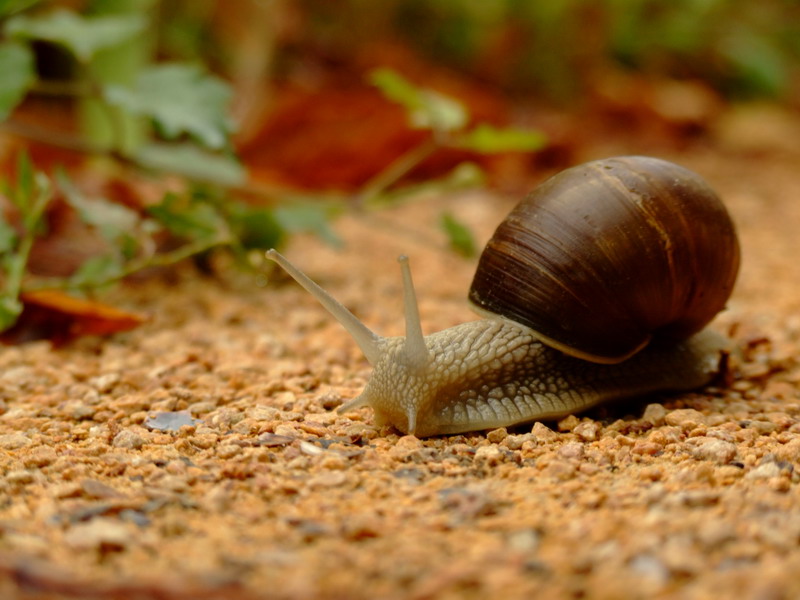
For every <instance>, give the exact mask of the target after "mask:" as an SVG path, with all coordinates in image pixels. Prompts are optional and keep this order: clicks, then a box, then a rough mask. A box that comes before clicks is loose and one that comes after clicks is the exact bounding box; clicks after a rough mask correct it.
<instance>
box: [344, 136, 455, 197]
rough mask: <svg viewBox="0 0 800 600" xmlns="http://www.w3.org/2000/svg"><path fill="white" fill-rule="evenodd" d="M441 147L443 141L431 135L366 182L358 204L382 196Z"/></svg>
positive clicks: (359, 195)
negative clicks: (440, 141)
mask: <svg viewBox="0 0 800 600" xmlns="http://www.w3.org/2000/svg"><path fill="white" fill-rule="evenodd" d="M441 147H442V145H441V143H439V141H438V140H437V139H436V138H435V137H431V138H428V139H427V140H425V141H424V142H422V143H421V144H419V145H418V146H415V147H413V148H412V149H411V150H409V151H408V152H406V153H405V154H403V155H401V156H400V157H398V158H397V159H395V160H394V162H392V163H391V164H390V165H389V166H388V167H386V168H385V169H383V170H382V171H380V172H379V173H378V174H377V175H375V176H374V177H373V178H372V179H370V180H369V181H367V183H366V184H364V187H363V188H362V190H361V192H359V193H358V195H357V197H356V205H357V206H358V207H361V208H363V207H364V206H366V205H367V204H369V202H370V201H371V200H373V199H374V198H375V197H377V196H380V195H381V194H382V193H383V192H385V191H386V190H387V189H388V188H389V187H391V186H392V185H393V184H395V183H397V181H398V180H400V178H402V177H403V176H404V175H406V174H407V173H408V172H409V171H411V170H412V169H413V168H414V167H416V166H417V165H418V164H420V163H421V162H422V161H423V160H425V159H426V158H428V157H429V156H431V155H432V154H433V153H434V152H436V151H437V150H439V149H440V148H441Z"/></svg>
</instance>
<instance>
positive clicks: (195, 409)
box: [189, 401, 217, 415]
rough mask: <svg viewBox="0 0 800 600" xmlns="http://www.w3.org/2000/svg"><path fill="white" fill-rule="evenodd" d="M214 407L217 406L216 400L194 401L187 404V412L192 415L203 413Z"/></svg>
mask: <svg viewBox="0 0 800 600" xmlns="http://www.w3.org/2000/svg"><path fill="white" fill-rule="evenodd" d="M215 408H217V403H216V402H210V401H205V402H195V403H194V404H190V405H189V412H190V413H191V414H193V415H204V414H206V413H210V412H211V411H212V410H214V409H215Z"/></svg>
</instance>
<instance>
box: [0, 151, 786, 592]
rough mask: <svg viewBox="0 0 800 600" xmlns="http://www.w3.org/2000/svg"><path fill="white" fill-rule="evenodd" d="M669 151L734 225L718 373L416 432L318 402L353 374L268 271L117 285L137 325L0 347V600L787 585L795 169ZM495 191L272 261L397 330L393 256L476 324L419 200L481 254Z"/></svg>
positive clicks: (754, 159)
mask: <svg viewBox="0 0 800 600" xmlns="http://www.w3.org/2000/svg"><path fill="white" fill-rule="evenodd" d="M667 158H671V159H673V160H676V161H677V162H680V163H682V164H684V165H686V166H689V167H690V168H693V169H695V170H697V171H698V172H700V173H701V174H703V175H704V176H706V177H707V179H708V180H709V181H710V182H711V183H712V185H713V186H714V187H715V188H717V189H718V191H719V192H720V194H721V195H722V197H723V198H724V200H725V201H726V203H727V204H728V206H729V208H730V210H731V212H732V214H733V217H734V219H735V221H736V223H737V225H738V228H739V232H740V237H741V242H742V251H743V264H742V270H741V274H740V279H739V282H738V284H737V288H736V290H735V293H734V295H733V298H732V299H731V301H730V303H729V307H728V310H726V311H725V312H724V313H723V314H721V315H720V316H719V317H718V318H717V320H715V321H714V323H713V325H712V326H713V327H714V328H716V329H718V330H719V331H722V332H724V333H727V334H729V335H730V336H731V337H732V338H733V340H734V342H735V348H736V351H735V352H734V354H733V356H732V357H731V360H730V363H731V364H730V371H729V373H728V374H727V376H726V377H725V378H723V379H722V380H720V381H718V382H716V383H715V385H713V386H711V387H709V388H707V389H705V390H699V391H697V392H694V393H686V394H679V395H668V394H663V395H657V396H653V397H649V398H645V399H641V401H636V402H627V403H624V404H622V405H619V404H617V405H609V406H605V407H601V408H599V409H595V410H593V411H591V412H589V413H586V414H581V415H575V416H570V417H567V418H565V419H562V420H561V421H559V422H546V423H535V424H532V425H531V424H529V425H524V426H519V427H515V428H509V429H508V430H506V429H498V430H493V431H488V432H476V433H471V434H467V435H455V436H445V437H433V438H428V439H417V438H415V437H413V436H403V435H400V434H399V433H398V432H397V431H394V430H392V429H390V428H383V429H381V428H377V427H376V426H375V425H374V424H373V421H372V414H371V411H370V410H369V409H360V410H359V411H356V412H353V413H349V414H347V415H339V414H337V413H336V411H335V408H336V407H337V406H339V405H340V404H341V403H343V402H344V401H346V400H349V399H350V398H352V397H354V396H355V395H356V394H358V392H359V391H360V389H361V388H362V386H363V385H364V382H365V380H366V378H367V376H368V374H369V366H368V364H367V363H366V361H365V360H364V358H363V357H362V356H361V355H360V352H359V350H358V348H357V347H356V345H355V344H354V343H353V341H352V340H350V339H349V337H348V336H347V335H346V333H345V332H344V331H343V330H342V329H341V327H340V326H339V325H338V324H337V323H335V322H334V321H333V319H332V318H330V317H329V316H328V314H327V313H325V312H324V310H323V309H322V308H321V307H320V306H319V305H318V304H317V303H316V302H315V301H314V300H313V299H312V298H311V297H310V296H309V295H308V294H306V293H305V292H304V291H303V290H301V289H300V288H299V287H298V286H297V285H295V284H294V283H292V282H289V281H288V280H287V279H286V278H285V277H284V276H283V275H282V274H280V273H279V272H277V271H275V272H274V276H271V277H270V280H269V282H268V284H267V285H257V282H256V281H254V278H253V277H250V276H246V275H241V274H240V275H236V274H232V275H231V276H230V277H223V278H222V279H221V280H215V279H209V278H204V277H202V276H200V275H197V274H195V273H194V272H192V271H191V270H185V271H181V272H180V273H179V274H178V276H177V277H174V278H172V279H170V280H168V279H166V278H156V279H152V280H148V281H145V282H137V283H132V284H128V285H126V286H125V287H122V288H120V289H119V290H117V291H115V292H112V295H111V299H112V301H113V302H115V303H116V304H117V305H119V306H121V307H125V308H131V309H135V310H140V311H145V312H147V313H149V314H150V315H151V316H152V319H151V320H150V321H149V322H148V323H147V324H145V325H144V326H142V327H140V328H139V329H136V330H134V331H132V332H129V333H125V334H119V335H116V336H113V337H110V338H107V339H97V338H94V339H90V338H87V339H82V340H78V341H76V342H74V343H73V344H71V345H69V346H67V347H64V348H61V349H55V350H54V349H52V348H51V347H50V344H49V343H46V342H36V343H31V344H27V345H21V346H16V347H5V348H2V349H0V466H1V468H2V473H3V477H2V480H0V597H2V598H42V599H43V598H103V599H105V598H137V599H142V598H143V599H149V598H159V599H183V598H186V599H189V598H192V599H198V598H199V599H202V598H252V599H256V598H263V599H272V598H276V599H300V598H343V599H359V598H365V599H366V598H390V599H393V598H414V599H420V600H422V599H429V598H430V599H432V598H476V599H477V598H481V599H486V598H504V599H515V598H608V599H611V598H692V599H694V598H696V599H701V598H734V597H735V598H739V599H770V600H771V599H775V600H780V599H782V598H793V597H794V598H796V597H800V470H798V469H799V467H800V392H799V391H798V385H800V361H799V359H798V345H800V310H798V309H800V235H798V228H800V161H798V158H797V156H796V155H792V154H781V155H770V156H762V155H758V154H752V155H751V154H743V153H738V154H737V153H736V152H730V153H729V155H727V156H722V155H719V154H711V153H710V152H708V151H701V150H694V151H692V152H690V153H687V154H684V155H678V156H668V157H667ZM511 203H512V201H511V199H510V198H503V197H500V196H498V195H496V194H494V195H493V194H490V193H487V192H469V193H461V194H452V195H448V196H447V197H437V196H430V197H427V198H425V199H424V200H419V201H416V202H414V203H411V204H407V205H405V206H403V207H400V208H396V209H391V210H386V211H383V212H380V213H377V214H374V215H371V216H350V217H345V218H343V219H341V220H340V221H337V222H336V223H335V225H334V226H335V227H336V229H337V231H338V233H339V234H340V235H341V237H342V238H343V239H344V240H345V242H346V245H345V247H344V248H343V249H342V250H335V249H333V248H331V247H329V246H325V245H324V244H322V243H320V242H318V241H316V240H314V239H311V238H306V237H302V236H298V237H296V238H295V239H293V240H292V243H291V244H290V245H289V247H288V248H286V254H287V256H289V257H290V258H291V259H292V260H293V261H294V262H295V263H296V264H298V265H299V266H301V267H302V268H303V269H304V270H305V271H306V272H307V273H309V274H310V275H311V276H312V277H314V278H315V279H316V280H317V281H318V282H319V283H320V284H321V285H322V286H323V287H325V288H326V289H328V290H329V291H330V292H331V293H333V294H334V295H335V296H336V297H337V298H339V299H340V300H341V301H342V302H344V303H345V304H346V305H347V306H348V307H350V308H351V309H352V310H353V312H354V313H355V314H357V315H358V316H359V317H360V318H361V319H362V320H363V321H364V322H365V323H367V324H368V325H369V326H370V327H372V328H374V329H375V330H376V331H378V332H380V333H382V334H387V335H400V334H402V332H403V322H402V306H401V298H400V290H401V282H400V274H399V269H398V267H397V263H396V261H395V257H396V256H397V255H398V254H400V253H401V252H405V253H408V254H409V256H410V257H411V261H412V270H413V272H414V276H415V284H416V288H417V292H418V295H419V296H420V310H421V314H422V319H423V327H424V329H425V331H428V332H430V331H434V330H438V329H442V328H445V327H449V326H451V325H454V324H456V323H459V322H462V321H464V320H468V319H473V318H476V317H475V316H474V315H472V313H470V311H469V310H468V308H467V305H466V301H465V296H466V290H467V288H468V286H469V282H470V279H471V273H472V269H473V268H474V264H475V260H474V259H471V260H466V259H463V258H460V257H458V256H456V255H455V254H453V253H451V252H449V251H447V250H446V249H444V246H445V242H444V239H443V237H442V235H441V234H440V233H439V231H438V228H437V219H438V215H439V214H440V213H441V211H443V210H449V211H451V212H452V213H454V214H455V215H456V216H457V217H458V218H459V219H461V220H462V221H464V222H465V223H467V224H468V225H469V226H470V227H472V228H473V230H474V231H475V232H476V235H477V237H478V239H479V241H480V242H481V243H482V242H484V241H485V240H486V239H487V238H488V237H489V236H490V234H491V232H492V230H493V229H494V226H495V225H496V224H497V223H498V222H499V220H500V219H502V217H503V215H504V214H505V212H506V211H507V210H508V209H509V208H510V207H511ZM180 411H183V413H182V415H180V416H183V417H185V418H186V420H187V422H188V423H189V424H186V425H183V426H182V427H180V428H179V429H177V430H175V431H171V430H169V429H166V430H160V429H158V428H156V427H154V425H157V424H158V421H153V420H152V419H153V418H155V417H157V416H158V413H163V412H170V413H174V412H180Z"/></svg>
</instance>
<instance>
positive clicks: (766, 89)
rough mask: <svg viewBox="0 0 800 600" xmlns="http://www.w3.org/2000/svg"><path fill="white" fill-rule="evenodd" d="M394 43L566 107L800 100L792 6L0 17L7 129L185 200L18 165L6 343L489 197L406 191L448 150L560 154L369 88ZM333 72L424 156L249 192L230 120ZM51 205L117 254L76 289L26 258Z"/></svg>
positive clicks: (128, 11)
mask: <svg viewBox="0 0 800 600" xmlns="http://www.w3.org/2000/svg"><path fill="white" fill-rule="evenodd" d="M382 44H383V45H384V48H385V47H386V46H387V45H388V46H391V45H393V44H394V45H395V46H398V45H399V46H403V45H405V46H406V47H409V48H412V49H413V50H414V51H417V52H421V53H422V54H424V55H426V56H428V57H429V59H430V62H431V63H435V64H437V65H447V66H452V67H455V68H457V69H458V70H460V71H461V72H464V73H467V74H469V75H471V76H473V78H474V80H476V81H480V82H485V83H488V84H489V85H491V86H499V87H501V88H502V89H504V90H506V91H511V92H514V93H518V94H528V95H529V96H533V97H536V98H538V99H542V98H544V99H548V100H550V101H556V102H558V103H560V102H563V101H574V100H580V99H584V98H587V99H589V100H590V101H591V99H592V98H596V97H597V96H596V95H594V94H593V92H595V91H596V90H597V89H598V87H600V86H602V85H603V82H604V81H605V79H604V78H605V77H606V76H607V75H608V74H609V72H612V71H615V70H620V69H626V70H629V72H632V73H641V74H643V75H644V76H645V77H650V76H655V77H664V78H679V79H691V80H694V81H698V80H699V81H704V82H706V83H707V84H708V85H709V86H712V87H713V88H714V89H716V90H718V91H719V92H720V93H722V94H723V95H725V96H726V97H728V98H732V99H733V98H735V99H742V98H755V97H771V98H789V97H791V96H790V95H791V94H793V93H794V94H796V93H797V92H798V91H800V90H798V88H797V84H796V83H795V82H796V81H797V79H798V78H797V75H798V63H799V62H800V61H799V60H798V59H800V2H798V0H760V1H759V2H750V3H745V2H742V1H741V0H558V1H552V2H551V1H545V0H537V1H528V0H491V1H488V0H383V1H381V2H375V1H374V0H339V1H338V2H330V1H328V0H270V1H266V0H264V1H260V0H238V1H237V2H234V3H223V2H221V1H219V0H71V1H64V2H59V1H55V0H53V1H46V0H0V126H2V125H4V124H7V123H9V122H10V121H13V119H14V114H15V111H16V110H17V109H18V108H19V107H21V106H24V105H25V101H26V100H27V99H29V98H31V97H35V98H46V99H47V100H48V101H50V100H53V99H55V100H56V101H60V102H63V103H65V104H67V105H68V106H69V107H70V108H71V109H72V112H71V113H70V114H71V115H73V116H74V121H75V122H74V123H72V124H71V127H70V128H69V131H70V135H72V134H73V133H74V135H75V138H74V139H72V140H71V141H70V140H68V141H67V142H66V143H65V141H64V140H65V136H64V135H63V132H59V134H58V135H49V134H50V133H52V132H48V131H47V130H45V131H37V132H35V133H36V135H30V136H29V137H30V138H31V139H36V140H37V142H38V143H41V142H43V141H44V142H45V143H48V142H52V143H53V144H54V145H62V146H66V147H68V148H69V149H71V150H75V151H77V152H78V153H80V154H82V155H84V156H86V155H100V156H103V157H105V158H106V159H111V160H112V161H113V162H114V163H115V165H116V167H115V168H117V169H118V170H116V171H113V172H114V173H116V174H117V175H115V176H118V175H119V173H134V172H135V173H136V174H137V176H140V175H141V174H142V173H147V174H149V175H152V176H153V177H154V179H157V178H161V179H160V181H162V183H163V181H164V180H165V178H164V176H165V175H166V176H168V177H169V181H170V182H173V181H175V180H177V181H178V182H179V184H178V185H177V186H173V185H170V186H163V185H162V187H161V188H159V189H161V190H162V192H163V193H162V194H161V198H160V199H152V198H151V199H149V200H148V201H147V202H146V203H145V202H142V203H141V205H137V206H127V205H123V203H120V202H119V201H117V199H114V198H103V197H100V194H98V193H94V194H87V193H86V192H85V191H83V190H81V189H80V185H79V184H78V183H77V182H75V181H73V179H74V178H73V176H72V174H70V175H69V176H68V175H67V173H66V171H59V170H55V174H54V173H49V174H45V173H44V172H43V169H41V168H37V166H36V165H32V164H31V162H30V160H28V159H27V157H26V156H25V155H22V154H21V155H20V158H19V160H18V164H17V165H16V167H15V169H6V171H13V172H11V173H9V175H8V176H7V177H6V178H5V181H4V182H2V183H3V185H4V189H3V190H2V191H3V196H4V198H5V200H6V202H5V206H4V207H3V213H2V215H0V217H2V218H0V281H1V282H2V286H0V330H3V329H5V328H7V327H8V326H10V325H11V324H13V323H14V321H15V320H16V319H17V318H18V317H19V315H20V314H21V311H22V309H23V299H24V296H25V293H26V291H33V290H37V289H42V288H44V287H48V286H49V287H51V288H52V287H54V288H59V289H67V290H72V291H75V290H77V291H85V290H91V289H96V288H101V287H103V286H106V285H108V284H109V283H113V282H115V281H118V280H119V279H121V278H124V277H126V276H127V275H130V274H131V273H134V272H137V271H139V270H142V269H144V268H148V267H153V266H161V265H168V264H173V263H175V262H177V261H179V260H183V259H185V258H187V257H198V256H204V255H206V254H207V253H208V252H209V250H211V249H212V248H218V247H223V248H225V249H226V250H228V251H230V252H232V253H233V255H234V256H236V257H237V258H238V259H240V262H241V263H242V264H248V263H249V262H252V260H251V259H252V258H253V257H254V256H255V255H257V254H258V253H259V251H261V250H263V249H266V248H270V247H273V246H279V245H280V244H282V243H284V241H285V240H286V239H287V238H288V237H289V236H291V235H293V234H295V233H298V232H311V233H313V234H315V235H317V236H319V237H320V238H322V239H324V240H326V241H327V242H329V243H331V244H339V243H341V240H339V238H338V237H337V236H336V234H335V232H334V231H333V230H332V228H331V226H330V224H331V220H332V219H333V218H334V217H335V216H336V215H338V214H340V213H341V212H342V211H343V210H345V209H346V208H348V207H349V208H351V209H352V208H353V207H355V209H357V210H368V209H373V208H380V207H382V206H385V205H386V204H388V203H392V202H396V201H398V200H400V199H404V198H407V197H408V196H409V195H411V194H418V193H419V192H420V191H421V190H430V189H435V190H438V191H443V190H450V189H456V188H458V187H462V186H464V185H474V184H475V183H476V182H480V181H482V179H481V177H482V173H481V172H480V168H479V167H478V166H477V165H475V164H472V163H471V162H464V163H461V164H458V165H456V167H455V168H453V169H452V170H451V172H449V173H444V172H443V171H444V170H442V171H440V172H439V173H437V175H435V176H431V177H430V178H428V179H426V180H425V181H422V182H415V183H414V184H413V185H410V184H407V185H398V183H399V182H404V181H406V179H404V178H405V177H406V176H407V175H408V174H409V173H410V172H412V171H413V170H414V169H415V168H416V167H418V166H419V165H420V164H422V163H423V161H425V160H427V159H429V158H430V157H431V156H432V155H433V154H434V153H435V152H437V151H441V150H445V151H455V152H456V153H458V152H461V154H456V155H457V156H459V157H461V156H472V157H474V156H476V155H487V154H494V153H507V152H532V151H536V150H538V149H540V148H542V147H543V146H545V145H546V144H547V140H546V139H545V138H544V136H543V135H542V134H540V133H539V132H536V131H523V130H519V129H516V128H513V127H510V128H508V127H499V126H496V125H491V124H488V123H481V122H477V119H476V118H475V115H474V114H471V112H470V108H469V107H468V103H467V102H466V101H465V100H463V99H460V98H455V97H451V96H449V95H446V94H443V93H442V92H441V91H439V90H434V89H433V87H435V85H434V84H435V83H436V82H431V85H430V87H429V86H428V85H426V83H427V82H425V80H424V78H423V80H422V83H420V82H419V78H414V81H412V78H410V77H409V78H406V76H405V75H403V74H401V73H400V72H399V70H392V69H388V68H378V69H374V70H371V71H370V70H369V69H372V68H373V67H376V66H378V65H380V64H381V63H380V62H379V60H373V58H372V55H371V52H372V51H373V50H374V49H375V48H379V47H380V46H381V45H382ZM389 55H390V56H391V53H390V54H389ZM377 56H384V55H381V54H379V53H378V54H377ZM401 64H402V61H401ZM326 72H338V73H339V74H340V75H341V74H342V73H344V74H345V78H346V77H348V76H349V77H352V76H353V75H356V76H357V77H363V76H364V73H365V72H367V77H368V82H369V83H371V84H372V85H374V86H375V87H376V88H377V89H378V90H379V91H380V92H381V94H383V96H384V97H385V98H386V99H388V100H390V101H391V102H393V103H396V104H398V105H399V106H401V107H402V108H403V111H404V113H405V116H406V117H407V124H408V127H410V128H412V129H414V130H418V131H417V132H415V133H419V131H422V132H423V134H422V135H421V136H420V137H419V138H415V139H420V140H422V141H421V142H419V144H418V145H416V146H413V147H411V148H410V149H407V150H403V151H402V154H400V155H399V156H396V157H395V158H391V159H389V161H390V162H389V161H387V162H389V164H385V166H383V168H382V169H381V170H380V171H379V172H377V173H375V174H374V175H370V176H371V178H370V179H369V180H368V181H366V182H365V183H363V185H362V186H361V188H360V189H359V190H357V191H356V193H354V194H350V195H348V194H345V193H340V194H336V193H332V194H328V195H327V196H325V198H324V200H325V201H324V202H321V201H320V200H321V199H323V198H321V197H320V195H317V196H316V197H310V196H301V195H300V194H297V193H289V192H288V191H286V190H278V191H271V192H269V194H266V193H264V192H263V191H258V190H255V191H254V189H253V188H248V182H249V180H248V173H247V170H246V165H243V164H242V163H241V161H240V160H239V159H238V158H237V156H236V144H235V142H234V135H235V132H236V127H235V125H234V120H233V119H232V118H231V105H232V104H234V103H238V104H239V105H240V106H238V108H239V113H238V114H239V116H241V114H242V113H244V114H245V115H246V114H247V113H246V110H244V109H242V107H243V106H244V107H245V108H246V107H247V103H248V101H250V102H251V106H250V110H251V111H253V112H256V113H257V112H258V110H259V109H260V108H261V107H259V106H256V107H255V110H254V109H253V106H252V104H253V103H255V104H256V105H257V104H258V103H260V102H261V103H263V102H266V101H269V100H271V98H269V92H263V90H262V91H261V94H263V95H260V94H259V93H254V90H261V87H267V89H271V88H269V87H268V86H270V85H274V84H275V82H276V81H279V80H281V79H282V78H283V79H288V80H292V81H300V82H304V83H305V84H308V82H312V83H313V82H315V81H317V82H318V81H320V80H322V79H323V78H324V77H321V74H322V73H326ZM345 80H346V79H345ZM259 86H261V87H259ZM255 122H256V123H258V121H257V120H256V121H255ZM500 122H503V121H502V120H500ZM29 126H30V123H28V124H26V125H25V127H29ZM45 127H46V125H45ZM14 131H15V132H16V133H19V132H20V131H22V133H21V135H23V136H24V135H25V133H26V130H25V129H24V128H23V129H22V130H20V129H16V130H14ZM240 147H241V146H240ZM459 160H461V158H459ZM451 167H452V165H451V166H450V167H448V168H451ZM167 188H168V189H169V191H164V190H165V189H167ZM131 193H132V194H133V195H135V193H136V192H135V191H132V192H131ZM254 199H255V200H256V201H255V202H253V200H254ZM265 200H266V202H263V201H265ZM54 205H55V206H57V207H59V206H60V207H63V206H66V207H68V209H69V210H71V211H73V212H74V213H75V214H76V215H78V216H79V217H80V219H81V220H82V223H83V225H85V227H87V228H88V229H90V230H91V231H92V232H93V233H96V234H97V235H98V236H99V238H101V239H102V240H103V241H104V243H105V244H106V250H107V251H106V252H104V253H102V252H101V253H99V254H96V255H93V256H90V257H88V258H85V260H83V261H82V262H80V263H79V264H76V265H74V267H75V268H74V270H73V271H72V272H71V273H70V274H69V275H66V276H63V277H60V278H56V279H41V278H37V277H34V276H33V275H32V274H31V273H29V259H30V257H31V250H32V248H33V245H34V243H35V242H38V241H39V240H42V239H44V238H46V236H47V235H48V234H49V233H50V232H49V231H48V227H47V225H48V220H47V218H46V217H47V211H49V210H51V209H53V207H54ZM439 225H440V228H441V230H442V232H443V234H444V236H445V238H446V239H447V242H448V244H449V245H450V247H451V248H453V249H454V250H455V251H456V252H459V253H461V254H463V255H466V256H470V255H472V254H474V252H475V244H474V240H473V239H472V236H471V234H470V232H469V230H468V229H467V228H466V227H464V226H463V225H462V224H461V223H460V222H459V221H458V219H457V217H456V216H455V215H454V214H452V213H449V212H446V213H443V214H442V215H440V223H439Z"/></svg>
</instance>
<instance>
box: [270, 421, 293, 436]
mask: <svg viewBox="0 0 800 600" xmlns="http://www.w3.org/2000/svg"><path fill="white" fill-rule="evenodd" d="M274 433H275V435H278V436H281V437H290V438H296V437H297V429H295V427H294V426H293V425H288V424H286V423H282V424H280V425H278V426H277V427H275V430H274Z"/></svg>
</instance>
